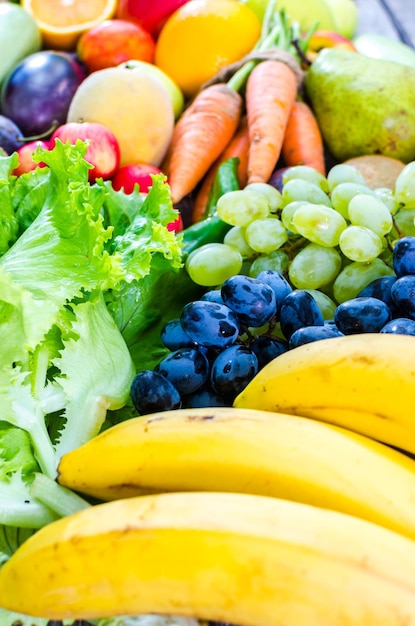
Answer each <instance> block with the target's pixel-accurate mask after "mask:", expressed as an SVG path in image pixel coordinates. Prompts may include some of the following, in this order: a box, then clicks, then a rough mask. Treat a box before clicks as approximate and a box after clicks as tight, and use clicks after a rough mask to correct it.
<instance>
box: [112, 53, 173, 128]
mask: <svg viewBox="0 0 415 626" xmlns="http://www.w3.org/2000/svg"><path fill="white" fill-rule="evenodd" d="M120 66H121V67H127V68H128V69H131V70H134V71H135V72H142V73H144V74H149V75H150V76H153V78H157V79H159V80H160V81H161V82H162V83H163V85H164V86H165V87H167V91H168V92H169V94H170V96H171V99H172V103H173V111H174V117H175V119H176V120H177V119H178V117H180V115H181V114H182V113H183V109H184V96H183V92H182V90H181V89H180V87H179V86H178V85H177V84H176V83H175V82H174V80H173V79H172V78H170V76H169V75H168V74H166V72H163V70H161V69H160V68H159V67H157V66H156V65H153V64H152V63H146V61H138V60H136V59H132V60H131V61H125V62H124V63H121V64H120Z"/></svg>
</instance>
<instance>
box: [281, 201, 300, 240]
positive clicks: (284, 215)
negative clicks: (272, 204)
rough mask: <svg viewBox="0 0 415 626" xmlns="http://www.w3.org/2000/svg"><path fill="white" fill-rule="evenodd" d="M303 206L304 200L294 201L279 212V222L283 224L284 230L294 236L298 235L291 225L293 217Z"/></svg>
mask: <svg viewBox="0 0 415 626" xmlns="http://www.w3.org/2000/svg"><path fill="white" fill-rule="evenodd" d="M303 204H304V200H294V202H290V203H289V204H286V205H285V207H284V208H283V210H282V211H281V222H282V223H283V224H284V226H285V228H286V230H288V231H290V232H292V233H293V234H294V235H298V233H297V231H296V230H295V226H294V224H293V215H294V213H295V212H296V210H297V209H298V208H299V207H300V206H303Z"/></svg>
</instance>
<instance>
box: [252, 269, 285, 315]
mask: <svg viewBox="0 0 415 626" xmlns="http://www.w3.org/2000/svg"><path fill="white" fill-rule="evenodd" d="M257 279H258V280H262V281H263V282H264V283H266V284H267V285H269V286H270V287H271V289H272V290H273V292H274V294H275V301H276V303H277V313H278V312H279V310H280V308H281V304H282V301H283V300H284V298H285V296H288V294H289V293H291V292H292V290H293V288H292V287H291V285H290V283H289V282H288V280H287V279H286V278H285V276H283V275H282V274H280V272H276V271H275V270H263V271H262V272H260V273H259V274H258V276H257Z"/></svg>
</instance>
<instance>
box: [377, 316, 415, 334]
mask: <svg viewBox="0 0 415 626" xmlns="http://www.w3.org/2000/svg"><path fill="white" fill-rule="evenodd" d="M379 332H381V333H389V334H392V335H415V320H411V319H409V318H408V317H396V318H395V319H393V320H391V321H390V322H388V323H387V324H385V326H383V327H382V328H381V329H380V331H379Z"/></svg>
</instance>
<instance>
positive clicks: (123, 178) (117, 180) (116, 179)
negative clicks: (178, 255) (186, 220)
mask: <svg viewBox="0 0 415 626" xmlns="http://www.w3.org/2000/svg"><path fill="white" fill-rule="evenodd" d="M151 174H164V172H163V171H162V170H160V169H159V168H158V167H156V166H155V165H151V164H150V163H129V164H127V165H122V166H121V167H120V168H119V169H118V170H117V172H116V173H115V174H114V176H113V177H112V180H111V182H112V186H113V188H114V189H115V190H116V191H120V189H122V190H123V192H124V193H126V194H130V193H132V192H133V191H134V186H135V185H136V184H138V185H139V187H140V193H148V191H149V188H150V187H151V185H152V184H153V181H152V179H151ZM167 229H168V230H170V231H174V232H176V233H177V232H180V231H181V230H183V220H182V217H181V215H180V213H179V214H178V216H177V219H175V220H174V221H173V222H171V223H170V224H168V225H167Z"/></svg>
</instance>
